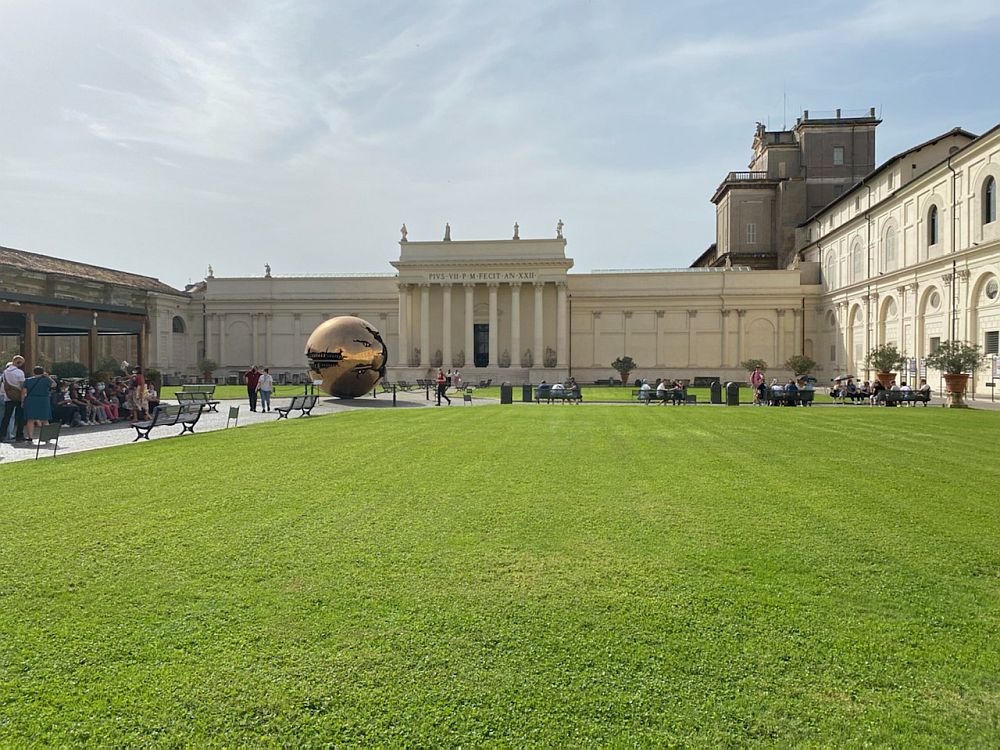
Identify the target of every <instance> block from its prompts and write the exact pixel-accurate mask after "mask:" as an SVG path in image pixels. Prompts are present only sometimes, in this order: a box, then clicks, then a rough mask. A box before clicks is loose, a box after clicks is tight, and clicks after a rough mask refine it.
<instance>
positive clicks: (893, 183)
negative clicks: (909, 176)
mask: <svg viewBox="0 0 1000 750" xmlns="http://www.w3.org/2000/svg"><path fill="white" fill-rule="evenodd" d="M895 186H896V173H895V172H889V189H890V190H892V189H893V188H894V187H895Z"/></svg>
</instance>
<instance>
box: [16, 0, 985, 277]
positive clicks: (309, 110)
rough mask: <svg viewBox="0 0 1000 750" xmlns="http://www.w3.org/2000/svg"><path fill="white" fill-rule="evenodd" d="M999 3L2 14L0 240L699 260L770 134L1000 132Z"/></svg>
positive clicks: (40, 7)
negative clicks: (856, 118) (499, 242)
mask: <svg viewBox="0 0 1000 750" xmlns="http://www.w3.org/2000/svg"><path fill="white" fill-rule="evenodd" d="M998 30H1000V3H998V2H996V0H951V1H950V2H947V3H944V2H940V1H939V0H933V1H932V0H880V1H877V2H850V1H847V2H844V1H840V2H802V3H798V4H788V3H786V4H779V5H773V4H772V5H767V4H764V5H761V4H759V3H747V2H713V1H712V0H707V1H704V2H628V1H627V0H623V1H622V2H611V1H610V0H609V1H608V2H567V1H559V2H556V1H546V0H530V1H526V2H496V3H487V2H481V1H474V0H469V1H468V2H459V1H454V0H449V1H447V2H445V1H441V2H433V1H432V2H421V1H419V0H418V1H413V0H410V1H409V2H372V1H371V0H367V1H361V0H359V1H357V2H335V1H333V0H330V1H328V2H311V1H307V0H296V1H289V2H258V1H254V0H226V1H225V2H222V0H218V1H217V2H205V1H204V0H198V1H196V2H194V1H188V0H171V2H169V3H165V2H160V1H154V0H135V1H131V2H125V0H118V1H112V0H109V1H108V2H101V3H94V2H91V1H88V2H84V1H83V0H60V1H59V2H56V0H48V1H46V0H0V101H2V102H3V103H4V106H3V108H2V112H3V115H2V117H0V244H2V245H5V246H8V247H18V248H21V249H25V250H32V251H36V252H42V253H46V254H50V255H55V256H59V257H63V258H70V259H73V260H79V261H83V262H88V263H95V264H98V265H105V266H111V267H114V268H121V269H123V270H129V271H134V272H138V273H145V274H149V275H152V276H157V277H159V278H161V279H163V280H164V281H166V282H168V283H172V284H175V285H178V286H180V285H183V284H185V283H187V282H189V281H194V280H198V279H200V278H202V277H203V276H204V274H205V270H206V266H207V265H208V264H209V263H211V264H212V265H213V266H214V268H215V272H216V274H217V275H225V276H237V275H257V274H262V273H263V268H264V264H265V263H270V264H271V266H272V268H273V271H274V273H275V274H298V273H339V272H374V273H388V272H390V271H392V268H391V267H390V266H389V261H390V260H392V259H393V258H395V257H396V256H397V254H398V246H397V244H396V243H397V241H398V239H399V231H398V230H399V226H400V224H401V223H402V222H404V221H405V222H406V224H407V227H408V228H409V231H410V235H409V236H410V239H411V240H419V239H440V237H441V235H442V233H443V227H444V223H445V222H446V221H448V222H450V223H451V225H452V237H453V238H454V239H484V238H485V239H494V238H507V237H510V235H511V231H512V229H511V228H512V225H513V223H514V222H515V221H518V222H519V223H520V225H521V236H522V237H550V236H554V233H555V224H556V222H557V221H558V220H559V219H562V220H563V221H564V222H565V225H566V227H565V233H566V237H567V239H568V241H569V245H568V254H569V255H570V257H572V258H574V259H575V261H576V270H577V271H588V270H592V269H597V268H665V267H682V266H686V265H688V264H689V263H690V262H691V260H692V259H693V258H695V257H696V256H697V255H698V254H699V253H700V252H701V251H702V250H704V248H705V247H707V246H708V245H709V244H710V243H711V242H712V241H713V240H714V210H713V206H712V204H711V203H710V202H709V198H710V196H711V194H712V192H713V190H714V188H715V187H716V185H718V183H719V181H720V179H721V178H722V177H723V176H724V175H725V173H726V172H728V171H729V170H732V169H745V168H746V164H747V161H748V159H749V155H750V143H751V139H752V135H753V128H754V123H755V122H756V121H758V120H760V121H763V122H765V123H768V122H769V123H770V126H771V127H772V128H775V127H778V126H780V125H781V123H782V119H783V102H784V99H785V97H787V119H788V122H789V123H792V122H793V121H794V119H795V116H796V115H797V114H798V113H799V112H800V111H801V110H802V109H804V108H805V109H812V110H831V109H834V108H836V107H842V108H845V109H864V108H867V107H869V106H875V107H876V108H878V110H879V112H880V114H881V116H882V118H883V120H884V122H883V124H882V125H881V126H880V127H879V130H878V137H877V143H878V158H879V160H880V161H881V160H883V159H886V158H888V157H889V156H891V155H892V154H894V153H896V152H898V151H901V150H903V149H905V148H908V147H909V146H911V145H914V144H916V143H917V142H919V141H922V140H925V139H927V138H930V137H931V136H933V135H936V134H938V133H940V132H943V131H945V130H948V129H949V128H952V127H954V126H956V125H960V126H962V127H965V128H967V129H969V130H972V131H973V132H977V133H978V132H983V131H985V130H986V129H988V128H990V127H992V126H993V125H995V124H997V123H998V122H1000V98H998V97H997V94H996V91H995V78H996V71H997V69H998V68H997V62H996V50H997V48H998V42H1000V31H998Z"/></svg>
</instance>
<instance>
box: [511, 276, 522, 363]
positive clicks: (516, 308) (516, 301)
mask: <svg viewBox="0 0 1000 750" xmlns="http://www.w3.org/2000/svg"><path fill="white" fill-rule="evenodd" d="M510 362H511V365H512V366H514V367H520V366H521V285H520V284H519V283H513V284H511V285H510Z"/></svg>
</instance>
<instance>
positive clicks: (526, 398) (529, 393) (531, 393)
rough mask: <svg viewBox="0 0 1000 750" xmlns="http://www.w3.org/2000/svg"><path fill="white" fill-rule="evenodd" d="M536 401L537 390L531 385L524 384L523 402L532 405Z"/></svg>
mask: <svg viewBox="0 0 1000 750" xmlns="http://www.w3.org/2000/svg"><path fill="white" fill-rule="evenodd" d="M534 400H535V388H534V386H532V385H531V384H530V383H524V384H523V385H522V386H521V401H523V402H524V403H526V404H530V403H531V402H532V401H534Z"/></svg>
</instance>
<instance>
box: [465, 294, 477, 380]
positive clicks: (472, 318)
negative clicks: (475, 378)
mask: <svg viewBox="0 0 1000 750" xmlns="http://www.w3.org/2000/svg"><path fill="white" fill-rule="evenodd" d="M475 291H476V285H475V284H471V283H467V284H465V364H466V366H467V367H475V366H476V340H475V337H474V335H473V334H474V333H475V331H474V329H473V325H474V324H475V322H476V311H475V298H474V297H473V295H474V293H475Z"/></svg>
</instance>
